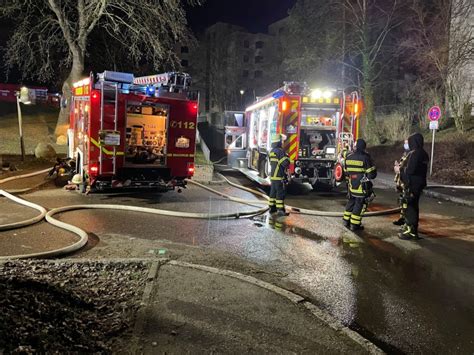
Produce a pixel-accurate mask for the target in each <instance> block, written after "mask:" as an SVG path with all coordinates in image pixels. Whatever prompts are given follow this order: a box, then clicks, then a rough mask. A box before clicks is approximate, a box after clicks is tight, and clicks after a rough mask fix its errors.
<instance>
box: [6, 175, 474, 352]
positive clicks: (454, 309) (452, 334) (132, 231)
mask: <svg viewBox="0 0 474 355" xmlns="http://www.w3.org/2000/svg"><path fill="white" fill-rule="evenodd" d="M227 176H228V177H230V178H231V179H233V180H234V181H238V182H240V183H243V184H245V185H247V186H252V187H255V186H254V185H253V184H252V183H250V182H248V181H247V180H246V179H245V178H243V177H241V176H239V175H236V174H235V173H228V174H227ZM216 189H218V190H221V191H224V192H227V193H230V194H232V195H234V196H239V197H244V198H252V196H251V195H250V194H248V193H246V192H243V191H238V190H236V189H234V188H230V187H227V186H218V187H216ZM291 190H292V191H290V192H291V193H292V194H291V195H289V196H288V198H287V203H288V204H290V205H293V206H297V207H302V208H311V209H319V210H327V211H342V210H343V206H344V203H345V195H344V193H343V192H341V191H335V192H313V191H311V188H310V187H308V186H306V185H301V186H297V187H295V188H292V189H291ZM376 192H377V199H376V201H375V202H374V203H373V205H372V208H374V209H383V208H388V207H393V206H394V201H396V194H395V193H394V192H392V191H390V190H383V189H377V191H376ZM25 198H27V199H28V200H30V201H33V202H37V203H39V204H41V205H43V206H45V207H48V208H52V207H57V206H62V205H70V204H84V203H117V204H129V205H138V206H146V207H153V208H163V209H171V210H178V211H193V212H223V211H235V210H240V211H242V210H248V209H250V208H251V207H249V206H242V205H239V204H236V203H234V202H229V201H227V200H224V199H222V198H220V197H217V196H215V195H210V194H209V193H208V192H205V191H203V190H201V189H200V188H197V187H189V188H188V189H187V190H185V191H184V192H183V193H182V194H177V193H175V192H169V193H166V194H157V193H140V194H128V193H124V194H119V195H107V194H100V195H93V196H87V197H85V196H80V195H79V194H76V193H74V192H66V191H63V190H58V189H45V190H39V191H36V192H34V193H32V194H28V195H25ZM0 210H2V211H9V213H8V216H7V214H6V213H2V215H1V216H0V224H1V223H4V222H5V221H6V220H9V219H11V218H19V217H20V216H21V215H22V213H21V208H20V207H18V206H14V205H12V204H10V203H8V202H6V201H5V200H4V199H2V200H0ZM421 210H422V219H421V234H422V237H423V239H422V240H421V241H419V242H410V241H400V240H398V239H397V238H396V233H397V229H396V227H394V226H392V225H391V221H392V220H393V219H395V216H383V217H376V218H366V219H364V222H363V223H364V224H365V226H366V230H365V231H364V232H363V233H362V234H360V237H361V238H362V242H359V241H358V239H357V238H356V237H354V236H353V234H352V233H350V232H347V231H345V230H344V229H343V228H341V227H340V219H339V218H321V217H309V216H301V215H294V214H293V215H291V216H289V217H288V218H286V220H274V219H271V218H268V217H267V216H257V217H255V218H253V219H250V220H249V219H239V220H235V219H234V220H228V219H227V220H191V219H186V220H184V219H180V218H169V217H161V216H151V215H142V214H138V213H130V212H116V211H74V212H69V213H67V214H64V215H62V216H61V217H60V219H61V220H64V221H67V222H71V223H74V224H76V225H78V226H81V227H82V228H83V229H85V230H87V231H90V232H93V233H94V234H95V235H97V236H98V238H99V239H100V238H101V237H104V236H110V235H113V236H120V237H124V238H139V239H147V240H170V241H173V242H176V243H183V244H187V245H199V246H204V247H206V248H210V249H212V250H214V251H222V252H226V253H231V254H233V255H235V256H237V257H239V258H242V259H243V260H248V261H249V262H252V263H256V264H258V265H261V266H262V267H264V268H265V269H267V270H271V271H272V272H273V273H274V274H275V275H279V277H280V278H281V279H282V280H283V281H288V282H291V283H293V284H296V285H298V286H299V287H301V289H302V290H304V291H305V294H307V295H308V296H309V297H310V298H311V299H312V300H313V301H314V302H315V303H317V304H319V305H320V306H321V307H323V308H325V309H327V310H328V311H330V312H331V313H332V314H334V315H335V316H336V317H338V318H339V319H341V320H342V321H343V322H345V323H346V324H350V325H351V327H352V328H354V329H357V330H358V331H359V332H361V333H362V334H363V335H365V336H367V337H368V338H370V339H371V340H372V341H374V342H376V343H377V344H378V345H379V346H381V347H382V348H383V349H384V350H386V351H388V352H390V353H403V352H405V353H413V352H422V353H434V352H435V353H460V354H472V353H473V352H474V336H473V334H474V304H473V302H472V300H473V299H474V273H473V271H474V258H472V255H473V252H474V236H473V233H472V231H471V228H472V225H473V222H474V218H473V213H472V209H471V208H468V207H462V206H458V205H454V204H451V203H448V202H438V201H437V200H435V199H429V198H423V199H422V203H421ZM10 213H11V214H10ZM29 213H30V212H24V216H29ZM33 213H34V212H33ZM14 234H16V235H14ZM32 235H34V236H38V235H40V236H43V237H40V238H39V241H36V242H38V243H47V241H46V240H47V237H48V236H51V235H54V236H56V237H60V238H61V239H63V240H64V243H66V244H67V242H69V241H70V240H71V239H73V237H72V236H71V235H69V234H68V233H65V232H64V233H63V232H59V231H58V230H57V229H56V228H53V227H52V226H49V225H46V224H40V225H36V226H33V227H28V228H24V229H22V230H17V231H10V232H0V238H3V239H8V240H9V241H10V244H9V247H10V248H11V250H10V252H11V254H16V253H21V252H28V247H30V248H31V244H32V243H35V241H34V240H32V238H31V236H32ZM19 238H20V239H21V238H22V239H21V242H19V243H18V242H15V241H18V240H19ZM82 256H83V257H87V252H84V253H83V255H82Z"/></svg>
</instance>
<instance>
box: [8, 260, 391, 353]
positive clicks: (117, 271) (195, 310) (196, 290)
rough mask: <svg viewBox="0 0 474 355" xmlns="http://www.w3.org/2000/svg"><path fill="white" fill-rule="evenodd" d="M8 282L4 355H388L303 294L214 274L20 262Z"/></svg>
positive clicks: (168, 263) (162, 266) (165, 266)
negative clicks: (35, 354)
mask: <svg viewBox="0 0 474 355" xmlns="http://www.w3.org/2000/svg"><path fill="white" fill-rule="evenodd" d="M0 280H1V281H2V282H1V283H0V286H1V287H0V290H1V291H2V302H3V303H2V304H3V305H4V306H5V312H2V314H1V316H0V319H1V320H2V322H0V335H2V334H3V335H5V334H9V335H10V336H9V337H5V336H2V337H0V353H3V352H6V353H8V352H16V351H17V350H21V349H23V350H24V351H27V352H39V353H44V352H46V353H49V352H59V353H63V352H71V351H72V352H77V351H79V352H81V353H88V352H106V353H127V354H183V353H184V354H196V353H197V354H201V353H203V354H204V353H205V354H209V353H232V354H235V353H258V354H262V353H274V354H283V353H285V354H288V353H290V354H293V353H310V354H316V353H318V354H322V353H324V354H326V353H329V354H335V353H338V354H380V353H382V352H381V351H380V350H379V349H378V348H377V347H376V346H375V345H373V344H372V343H370V342H369V341H367V340H366V339H364V338H363V337H362V336H360V335H359V334H358V333H356V332H354V331H352V330H350V329H348V328H346V327H344V326H342V325H341V324H340V323H339V322H338V321H336V320H334V319H333V318H332V317H331V316H330V315H328V314H327V313H325V312H324V311H322V310H320V309H319V308H317V307H316V306H314V305H313V304H311V303H309V302H306V301H305V300H304V299H303V298H302V297H300V296H298V295H296V294H294V293H291V292H289V291H286V290H284V289H282V288H279V287H276V286H273V285H271V284H269V283H266V282H263V281H261V280H258V279H256V278H253V277H250V276H246V275H243V274H240V273H236V272H233V271H229V270H223V269H217V268H213V267H209V266H204V265H197V264H189V263H185V262H181V261H176V260H170V259H164V258H162V259H160V258H153V259H103V260H90V259H63V260H30V261H18V260H17V261H11V262H10V261H9V262H0ZM20 303H21V307H18V304H20ZM58 310H59V311H58ZM28 350H29V351H28Z"/></svg>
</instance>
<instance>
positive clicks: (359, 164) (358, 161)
mask: <svg viewBox="0 0 474 355" xmlns="http://www.w3.org/2000/svg"><path fill="white" fill-rule="evenodd" d="M346 165H355V166H364V162H363V161H360V160H346Z"/></svg>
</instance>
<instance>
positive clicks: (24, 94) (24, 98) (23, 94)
mask: <svg viewBox="0 0 474 355" xmlns="http://www.w3.org/2000/svg"><path fill="white" fill-rule="evenodd" d="M15 96H16V108H17V110H18V131H19V134H20V149H21V161H25V142H24V140H23V117H22V115H21V105H20V102H22V103H23V104H25V105H29V104H31V100H30V91H29V90H28V88H26V87H22V88H21V89H20V91H17V92H15Z"/></svg>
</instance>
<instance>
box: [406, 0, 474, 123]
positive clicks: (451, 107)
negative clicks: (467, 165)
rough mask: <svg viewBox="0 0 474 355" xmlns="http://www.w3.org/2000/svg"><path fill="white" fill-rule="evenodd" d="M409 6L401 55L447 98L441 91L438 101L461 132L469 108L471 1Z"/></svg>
mask: <svg viewBox="0 0 474 355" xmlns="http://www.w3.org/2000/svg"><path fill="white" fill-rule="evenodd" d="M410 10H411V16H410V18H411V19H412V20H411V22H410V26H409V29H408V36H407V38H406V40H405V41H402V42H401V48H402V50H403V51H404V55H405V57H406V58H407V60H408V61H410V63H411V64H412V65H414V66H415V67H416V68H417V70H418V72H419V76H420V78H421V79H422V80H423V81H424V82H425V83H426V85H427V86H428V85H429V86H431V87H436V88H438V90H439V91H440V92H441V93H444V95H445V97H446V99H445V100H443V97H442V96H443V94H441V98H440V101H441V102H439V103H440V104H443V106H445V107H446V109H447V111H448V114H451V115H452V117H453V118H454V122H455V124H456V127H457V129H458V130H460V131H461V132H463V131H464V129H465V123H466V121H467V120H468V119H469V118H470V116H471V109H472V103H471V102H470V100H471V97H472V93H473V83H472V82H473V76H472V75H473V74H472V73H471V74H470V73H469V69H470V70H471V71H472V70H474V69H473V67H474V27H473V25H472V22H473V20H474V3H473V2H472V1H471V0H434V1H433V2H432V3H431V4H430V6H428V5H427V4H426V3H425V2H423V1H421V0H413V2H412V4H411V6H410ZM469 66H471V68H469ZM469 74H470V75H469ZM433 104H434V103H433Z"/></svg>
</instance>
